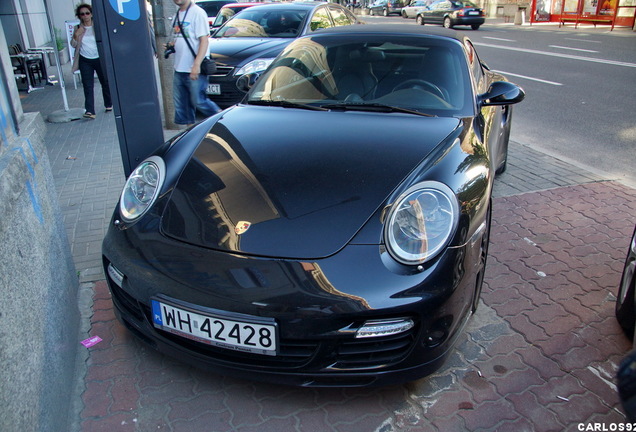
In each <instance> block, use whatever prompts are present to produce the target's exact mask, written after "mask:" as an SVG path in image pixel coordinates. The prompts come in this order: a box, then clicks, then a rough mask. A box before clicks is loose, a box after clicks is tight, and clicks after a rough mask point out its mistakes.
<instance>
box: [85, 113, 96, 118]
mask: <svg viewBox="0 0 636 432" xmlns="http://www.w3.org/2000/svg"><path fill="white" fill-rule="evenodd" d="M84 118H87V119H94V118H95V114H93V113H89V112H86V113H84Z"/></svg>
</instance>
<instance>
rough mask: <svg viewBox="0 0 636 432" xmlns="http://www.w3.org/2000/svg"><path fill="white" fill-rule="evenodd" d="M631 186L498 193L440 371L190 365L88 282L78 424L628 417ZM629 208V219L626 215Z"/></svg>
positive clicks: (328, 425) (358, 423) (351, 427)
mask: <svg viewBox="0 0 636 432" xmlns="http://www.w3.org/2000/svg"><path fill="white" fill-rule="evenodd" d="M635 214H636V190H634V189H630V188H628V187H625V186H622V185H619V184H617V183H613V182H599V183H588V184H584V185H578V186H570V187H563V188H557V189H552V190H546V191H541V192H534V193H525V194H519V195H514V196H508V197H501V198H496V199H495V200H494V205H493V228H492V244H491V250H490V253H491V255H490V261H489V263H488V268H487V274H486V285H485V286H484V292H483V294H482V303H481V304H480V307H479V309H478V311H477V313H476V314H475V316H474V317H473V319H472V320H471V322H470V324H469V326H468V331H467V332H466V335H465V336H464V337H462V338H460V342H459V343H458V346H457V350H456V352H455V353H454V354H453V355H452V356H451V358H450V359H449V361H448V362H447V363H446V364H445V366H444V367H443V368H442V369H441V370H440V371H438V372H437V373H435V374H434V375H432V376H430V377H427V378H424V379H421V380H419V381H416V382H413V383H409V384H406V385H403V386H395V387H388V388H380V389H302V388H301V389H297V388H289V387H282V386H276V385H271V384H261V383H254V382H247V381H241V380H237V379H232V378H226V377H223V376H220V375H215V374H214V372H213V371H210V372H206V371H201V370H198V369H194V368H191V367H188V366H185V365H183V364H181V363H179V362H177V361H175V360H172V359H170V358H167V357H165V356H163V355H161V354H159V353H157V352H155V351H153V350H151V349H149V348H147V347H145V346H144V345H143V344H142V343H141V342H139V341H138V340H137V339H136V338H134V337H133V336H132V335H131V334H130V333H129V332H128V331H126V330H125V329H124V328H123V326H122V325H120V324H119V322H117V321H116V320H115V318H114V315H113V310H112V303H111V301H110V296H109V293H108V289H107V287H106V284H105V282H103V281H101V282H97V283H96V284H95V287H94V289H95V294H94V305H93V311H94V313H93V316H92V318H91V329H90V335H91V336H99V337H101V338H102V339H103V341H102V342H101V343H99V344H98V345H96V346H94V347H93V348H91V349H90V350H89V352H88V359H87V375H86V379H85V382H86V390H85V392H84V393H83V395H82V401H83V403H84V405H85V406H84V408H83V410H82V411H81V416H80V418H79V419H78V421H79V428H80V430H82V431H86V432H89V431H90V432H93V431H102V430H103V431H114V430H116V431H155V430H170V431H240V432H247V431H258V432H264V431H276V432H280V431H311V432H317V431H365V432H366V431H378V432H393V431H400V432H402V431H444V432H451V431H482V430H483V431H506V430H510V431H515V432H519V431H562V430H577V424H578V423H579V422H582V423H592V422H601V423H604V424H609V423H612V422H622V421H624V416H623V414H622V409H621V407H620V404H619V401H618V396H617V393H616V387H615V384H614V375H615V370H616V367H617V364H618V363H619V361H620V360H621V358H622V357H623V356H624V355H625V353H626V352H627V351H628V350H629V348H630V346H631V344H630V342H629V341H628V340H627V338H625V337H624V336H623V335H622V333H621V331H620V328H619V326H618V324H617V323H616V320H615V319H614V300H615V297H614V293H615V292H616V287H617V286H618V283H619V278H620V272H621V269H622V265H623V261H624V258H625V254H626V252H627V247H628V243H629V238H630V235H631V233H632V230H633V224H634V220H633V215H635ZM630 215H631V217H630Z"/></svg>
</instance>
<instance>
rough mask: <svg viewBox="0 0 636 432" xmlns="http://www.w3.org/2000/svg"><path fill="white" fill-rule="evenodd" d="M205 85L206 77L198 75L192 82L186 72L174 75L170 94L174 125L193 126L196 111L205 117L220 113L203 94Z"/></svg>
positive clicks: (215, 105)
mask: <svg viewBox="0 0 636 432" xmlns="http://www.w3.org/2000/svg"><path fill="white" fill-rule="evenodd" d="M207 85H208V77H207V76H205V75H199V79H198V80H196V81H193V80H191V79H190V74H189V73H187V72H175V73H174V79H173V81H172V93H173V97H174V122H175V123H176V124H194V123H195V121H196V111H197V110H198V111H199V112H200V113H201V114H203V115H204V116H206V117H209V116H211V115H214V114H216V113H217V112H219V111H220V108H219V106H218V105H217V104H215V103H214V102H212V101H211V100H210V99H208V97H207V95H206V94H205V89H206V87H207Z"/></svg>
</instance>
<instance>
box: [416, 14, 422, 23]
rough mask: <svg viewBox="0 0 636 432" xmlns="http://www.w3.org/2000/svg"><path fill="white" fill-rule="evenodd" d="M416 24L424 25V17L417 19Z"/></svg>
mask: <svg viewBox="0 0 636 432" xmlns="http://www.w3.org/2000/svg"><path fill="white" fill-rule="evenodd" d="M415 24H418V25H424V18H422V15H418V16H417V17H415Z"/></svg>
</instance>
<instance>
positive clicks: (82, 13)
mask: <svg viewBox="0 0 636 432" xmlns="http://www.w3.org/2000/svg"><path fill="white" fill-rule="evenodd" d="M90 14H91V13H90V12H80V16H84V15H90Z"/></svg>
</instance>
